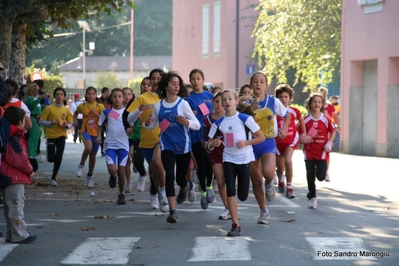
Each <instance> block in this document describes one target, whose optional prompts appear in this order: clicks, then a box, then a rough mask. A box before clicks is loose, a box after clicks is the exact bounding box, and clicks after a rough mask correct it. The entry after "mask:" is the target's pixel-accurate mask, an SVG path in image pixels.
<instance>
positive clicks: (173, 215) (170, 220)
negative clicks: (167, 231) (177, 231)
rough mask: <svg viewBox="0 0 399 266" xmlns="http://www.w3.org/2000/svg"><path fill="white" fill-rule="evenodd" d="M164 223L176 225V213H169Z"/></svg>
mask: <svg viewBox="0 0 399 266" xmlns="http://www.w3.org/2000/svg"><path fill="white" fill-rule="evenodd" d="M166 222H168V223H171V224H175V223H177V213H176V212H172V213H170V214H169V216H168V218H166Z"/></svg>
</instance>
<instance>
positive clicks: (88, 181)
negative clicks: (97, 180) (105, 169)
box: [86, 175, 94, 188]
mask: <svg viewBox="0 0 399 266" xmlns="http://www.w3.org/2000/svg"><path fill="white" fill-rule="evenodd" d="M93 186H94V178H93V176H89V175H86V187H87V188H92V187H93Z"/></svg>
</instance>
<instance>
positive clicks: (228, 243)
mask: <svg viewBox="0 0 399 266" xmlns="http://www.w3.org/2000/svg"><path fill="white" fill-rule="evenodd" d="M249 243H250V241H249V239H248V238H247V237H196V238H195V244H194V247H193V248H192V255H191V257H190V258H189V259H188V261H241V260H245V261H248V260H251V259H252V258H251V252H250V250H249Z"/></svg>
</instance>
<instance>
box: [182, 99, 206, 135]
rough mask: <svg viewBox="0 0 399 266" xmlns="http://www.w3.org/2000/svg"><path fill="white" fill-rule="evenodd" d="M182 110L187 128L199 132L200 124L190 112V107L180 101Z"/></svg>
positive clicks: (185, 102)
mask: <svg viewBox="0 0 399 266" xmlns="http://www.w3.org/2000/svg"><path fill="white" fill-rule="evenodd" d="M181 103H182V104H181V105H180V106H182V108H183V115H184V117H185V118H186V119H187V120H188V128H189V129H191V130H199V129H200V128H201V125H200V122H199V121H198V119H197V117H196V116H195V115H194V113H193V110H191V107H190V105H189V104H188V102H187V101H181Z"/></svg>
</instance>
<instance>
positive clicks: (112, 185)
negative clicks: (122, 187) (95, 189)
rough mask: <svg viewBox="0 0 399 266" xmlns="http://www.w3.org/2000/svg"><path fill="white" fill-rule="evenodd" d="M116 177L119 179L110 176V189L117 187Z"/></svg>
mask: <svg viewBox="0 0 399 266" xmlns="http://www.w3.org/2000/svg"><path fill="white" fill-rule="evenodd" d="M116 177H117V175H114V176H112V175H110V176H109V180H108V184H109V187H110V188H114V187H116Z"/></svg>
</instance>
